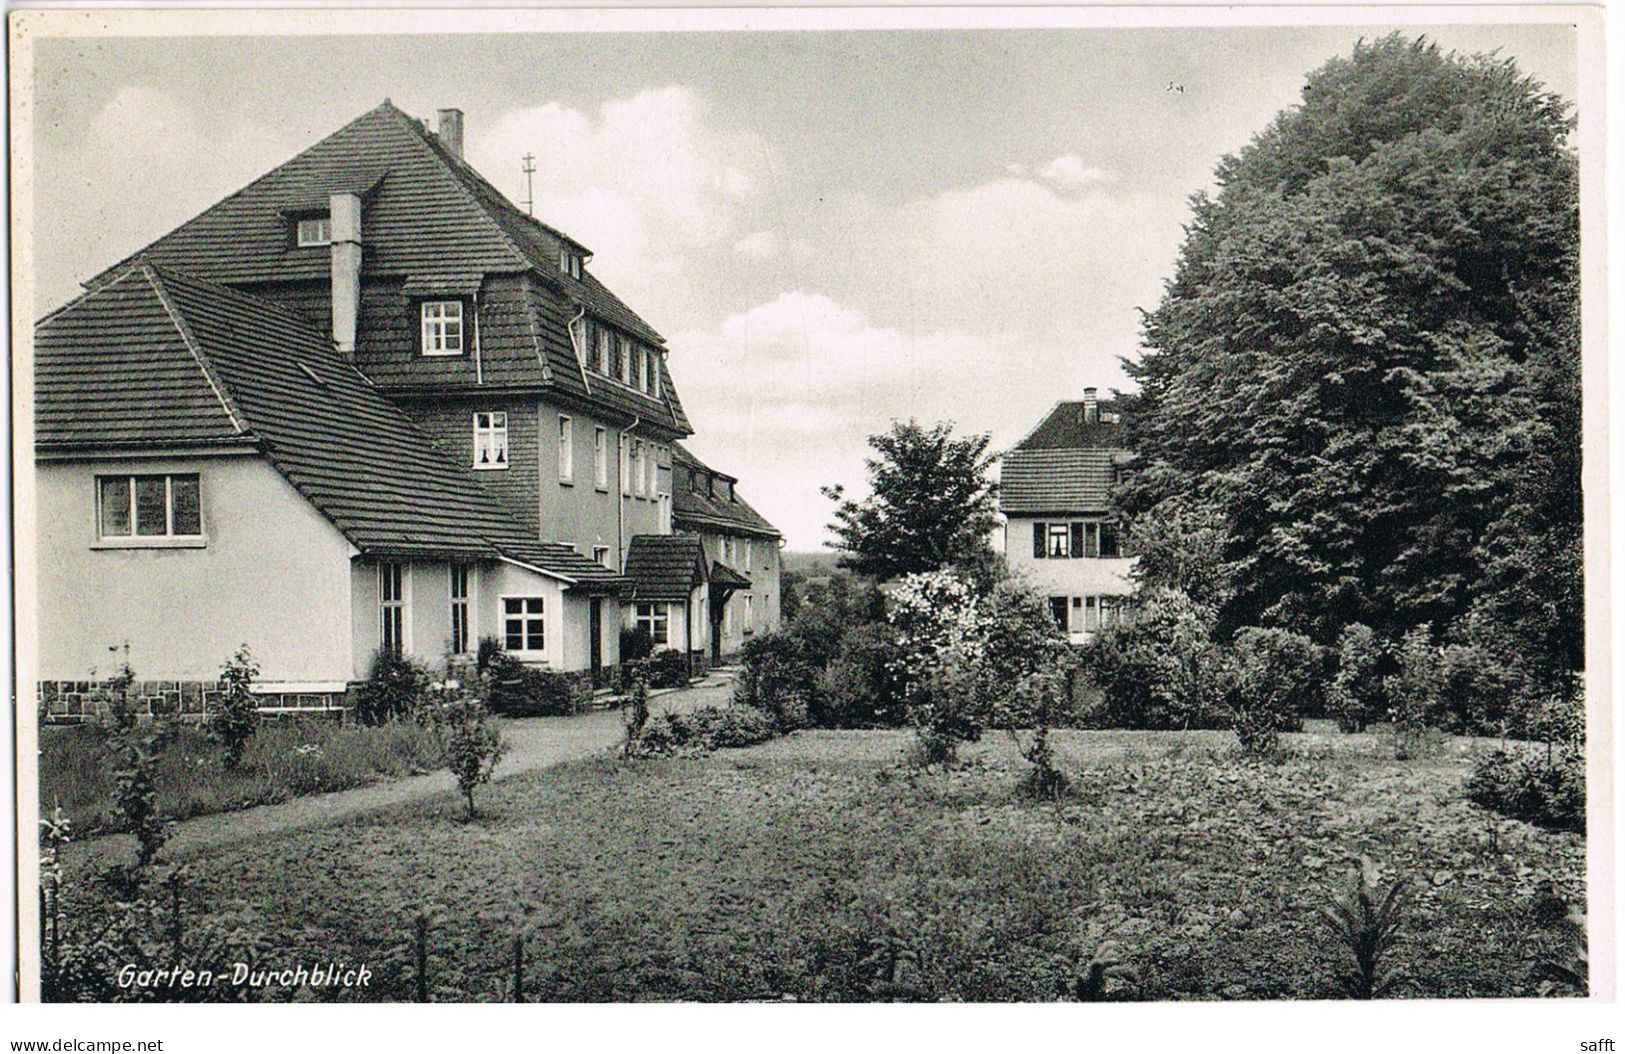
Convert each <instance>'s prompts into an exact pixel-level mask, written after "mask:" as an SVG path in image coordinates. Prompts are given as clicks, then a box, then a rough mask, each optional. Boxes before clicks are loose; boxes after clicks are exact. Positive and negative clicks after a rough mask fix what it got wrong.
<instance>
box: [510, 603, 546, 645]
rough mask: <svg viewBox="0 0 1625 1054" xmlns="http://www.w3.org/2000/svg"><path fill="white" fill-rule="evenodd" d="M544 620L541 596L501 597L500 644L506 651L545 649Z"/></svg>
mask: <svg viewBox="0 0 1625 1054" xmlns="http://www.w3.org/2000/svg"><path fill="white" fill-rule="evenodd" d="M546 622H547V619H546V618H545V610H544V604H543V598H542V597H503V598H502V646H503V647H504V648H505V649H507V650H508V651H519V652H531V653H533V654H535V653H540V652H544V651H546V650H547V628H546Z"/></svg>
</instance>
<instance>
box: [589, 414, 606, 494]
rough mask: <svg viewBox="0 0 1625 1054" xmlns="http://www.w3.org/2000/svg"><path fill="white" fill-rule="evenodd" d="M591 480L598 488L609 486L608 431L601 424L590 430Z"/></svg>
mask: <svg viewBox="0 0 1625 1054" xmlns="http://www.w3.org/2000/svg"><path fill="white" fill-rule="evenodd" d="M592 481H593V484H594V485H595V486H597V488H598V489H599V490H606V489H608V487H609V433H608V432H606V431H605V430H604V426H603V425H596V426H594V428H593V430H592Z"/></svg>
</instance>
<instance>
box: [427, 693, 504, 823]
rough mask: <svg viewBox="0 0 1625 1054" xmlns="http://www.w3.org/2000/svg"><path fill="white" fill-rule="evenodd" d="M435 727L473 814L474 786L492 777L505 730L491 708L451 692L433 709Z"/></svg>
mask: <svg viewBox="0 0 1625 1054" xmlns="http://www.w3.org/2000/svg"><path fill="white" fill-rule="evenodd" d="M433 713H434V727H435V731H436V732H437V733H438V734H439V737H440V749H441V752H442V756H443V757H444V759H445V763H446V767H447V768H449V769H450V770H451V774H452V775H453V776H454V777H456V779H457V789H458V790H460V791H462V792H463V798H464V800H465V801H466V802H467V804H468V816H469V819H473V817H474V789H475V788H476V787H478V786H479V785H480V784H482V783H489V782H490V781H491V773H492V771H493V770H494V769H495V768H496V764H497V762H498V761H499V760H500V759H501V758H502V734H501V733H500V732H498V731H497V727H496V723H495V722H493V721H492V720H491V711H490V709H489V708H488V707H487V706H486V705H485V703H484V702H483V701H482V700H480V699H479V698H477V697H476V696H473V695H452V696H451V697H449V698H446V699H445V700H444V701H442V702H441V703H440V704H439V705H438V706H436V707H435V709H434V711H433Z"/></svg>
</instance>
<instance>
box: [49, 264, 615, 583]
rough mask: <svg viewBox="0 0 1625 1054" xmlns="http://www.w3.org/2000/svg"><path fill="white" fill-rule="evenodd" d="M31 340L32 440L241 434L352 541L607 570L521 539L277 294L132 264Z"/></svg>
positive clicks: (158, 440)
mask: <svg viewBox="0 0 1625 1054" xmlns="http://www.w3.org/2000/svg"><path fill="white" fill-rule="evenodd" d="M36 345H37V347H38V348H39V349H40V350H39V352H38V354H37V356H36V362H35V376H36V392H37V397H36V405H37V410H36V415H37V421H38V433H37V443H38V446H39V449H40V450H41V451H42V452H49V451H51V450H62V451H71V450H75V449H80V450H89V449H93V448H109V447H113V448H118V447H122V448H133V449H143V450H160V449H165V448H167V447H172V446H174V445H176V441H178V442H182V443H185V442H194V443H195V442H196V441H199V440H211V439H212V440H229V439H235V440H252V441H254V442H255V443H257V444H258V446H259V448H260V449H261V450H262V451H263V453H264V455H265V456H266V457H267V458H268V459H269V460H270V461H271V463H272V464H273V465H274V466H275V467H276V468H277V470H278V471H279V472H281V473H282V475H283V476H285V477H286V478H287V479H288V481H289V482H290V483H291V484H293V486H294V487H295V488H297V489H298V491H299V492H300V493H301V494H302V495H303V496H304V497H305V498H306V500H308V501H309V502H310V503H311V504H312V505H314V506H315V507H316V508H317V509H318V510H319V511H320V512H321V513H322V514H323V515H325V516H326V517H327V518H328V519H329V520H330V521H331V522H332V523H333V525H334V526H335V527H337V528H338V529H339V531H340V532H342V533H343V534H344V536H345V537H346V538H347V539H349V541H350V542H351V544H353V545H354V546H355V547H356V548H357V549H359V550H361V551H362V552H364V553H368V554H371V555H380V556H391V555H393V556H402V557H410V556H427V555H434V556H444V557H465V558H485V559H492V558H497V557H507V558H509V559H513V560H516V561H518V562H521V563H525V564H527V565H529V566H532V567H537V568H539V569H541V570H545V571H548V572H551V573H554V574H558V575H562V576H564V577H567V578H570V579H572V580H574V581H579V582H581V583H582V584H583V585H584V586H586V587H588V588H599V587H602V588H613V587H615V586H617V585H618V584H619V582H618V576H616V575H614V574H613V572H610V571H609V570H608V569H607V568H604V567H602V566H600V565H599V564H596V563H594V562H593V561H591V560H588V559H587V558H586V557H583V556H581V555H579V554H577V553H575V552H574V551H573V550H571V549H569V548H568V547H566V546H563V545H549V544H547V543H538V542H536V541H533V540H531V539H530V538H529V537H528V536H527V535H526V533H525V531H524V529H523V527H522V526H520V525H519V524H517V523H516V522H514V521H513V520H512V519H510V518H509V516H508V515H507V513H506V512H504V511H503V510H502V508H501V507H500V506H499V505H498V504H497V502H496V501H495V499H493V498H492V497H491V496H490V495H488V494H487V493H485V491H484V490H483V489H482V488H481V487H480V485H479V484H478V483H477V482H476V481H475V480H474V479H473V478H472V476H471V474H470V473H469V471H467V470H465V469H464V468H462V467H461V466H459V465H458V464H456V463H455V462H453V461H452V460H451V459H450V458H449V457H448V456H447V455H446V454H445V453H443V452H442V451H441V450H440V449H439V448H438V447H436V446H435V445H434V444H433V442H432V441H431V440H430V439H429V437H428V436H427V435H426V434H425V433H423V432H422V431H421V430H420V429H419V428H418V427H417V425H415V424H414V423H413V422H412V421H411V419H409V418H408V417H407V416H406V415H405V414H403V413H402V412H401V411H400V410H399V409H397V408H396V407H395V406H394V405H393V404H392V403H390V402H389V400H387V399H385V398H384V397H383V396H382V395H381V394H380V393H379V392H378V390H377V389H376V388H375V387H374V385H373V384H372V382H370V381H369V380H367V378H366V377H364V376H363V375H362V374H361V373H360V372H359V371H358V370H357V369H356V368H355V367H354V366H352V365H351V364H350V363H348V362H346V361H345V360H344V359H343V358H342V357H341V356H340V355H339V354H338V353H337V352H336V351H335V350H334V349H333V347H332V344H331V343H330V342H329V340H328V339H327V337H326V336H325V335H323V334H321V333H319V332H317V331H315V330H313V329H312V328H310V327H309V326H307V325H306V324H305V323H304V322H302V321H301V320H300V319H298V318H297V317H295V316H294V315H293V314H291V313H290V312H288V311H287V310H286V309H284V308H283V307H281V306H280V305H277V304H273V303H269V302H266V301H264V300H261V299H259V298H257V297H252V296H249V295H247V294H244V293H240V292H237V291H235V290H231V289H228V288H225V287H223V286H219V285H215V284H213V283H209V282H204V281H201V280H199V279H196V278H193V277H190V276H187V275H183V274H180V273H178V272H176V271H173V270H170V269H167V268H161V267H157V266H154V265H152V264H147V263H143V264H140V265H137V266H135V267H132V268H130V269H128V270H127V271H126V272H125V273H124V274H123V275H120V276H118V277H116V278H113V279H112V280H110V281H108V282H106V283H105V284H103V285H101V286H99V287H98V288H97V289H95V290H93V291H92V292H90V293H88V294H86V295H85V296H83V297H80V298H79V299H78V300H76V301H74V302H73V303H72V304H70V305H68V306H67V307H66V308H63V309H62V310H61V311H59V312H57V313H56V314H54V315H51V316H48V317H47V318H46V319H45V320H43V321H42V322H41V323H40V325H39V327H38V330H37V334H36ZM188 363H189V365H188ZM154 420H158V421H162V422H164V423H166V424H172V426H173V427H174V428H175V432H174V434H173V435H169V434H166V433H165V432H164V431H163V430H162V429H159V428H155V427H154V426H153V423H152V422H153V421H154Z"/></svg>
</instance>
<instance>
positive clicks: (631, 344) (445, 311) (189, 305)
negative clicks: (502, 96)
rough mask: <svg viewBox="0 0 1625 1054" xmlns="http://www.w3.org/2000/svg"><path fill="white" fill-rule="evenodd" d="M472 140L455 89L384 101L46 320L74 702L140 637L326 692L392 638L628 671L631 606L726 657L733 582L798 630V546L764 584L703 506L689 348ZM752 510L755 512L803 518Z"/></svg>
mask: <svg viewBox="0 0 1625 1054" xmlns="http://www.w3.org/2000/svg"><path fill="white" fill-rule="evenodd" d="M462 141H463V115H462V113H461V112H460V111H457V110H442V111H440V114H439V123H438V130H437V131H430V130H429V129H428V128H427V127H425V125H424V124H422V123H421V122H419V121H418V120H416V119H414V118H412V117H410V116H408V115H407V114H405V113H403V112H401V111H400V110H399V109H397V108H396V107H395V106H393V105H392V104H391V103H390V102H389V101H387V100H386V101H385V102H384V103H383V104H382V105H381V106H379V107H377V108H376V109H374V110H372V111H370V112H368V113H366V114H364V115H362V116H361V117H359V118H357V119H356V120H355V121H353V122H351V123H350V124H348V125H346V126H345V127H344V128H342V129H340V130H339V131H337V132H335V133H334V134H333V135H331V136H329V137H328V138H326V139H324V140H322V141H321V142H319V143H317V144H316V145H315V146H313V147H311V148H310V149H308V150H306V151H305V152H303V153H301V154H299V155H298V156H297V157H295V158H293V159H292V160H290V161H288V162H287V163H285V164H283V165H282V166H280V167H278V168H277V169H275V170H273V171H272V172H270V173H268V174H266V175H265V176H263V177H261V178H260V179H258V180H255V181H254V182H253V183H251V184H249V185H248V186H247V187H245V188H243V189H242V190H240V191H238V192H237V193H235V194H233V195H231V196H230V197H228V198H226V199H225V200H224V201H222V202H220V203H219V204H217V205H215V206H213V207H212V208H210V209H208V210H207V211H205V212H203V213H202V214H201V215H199V216H197V217H196V218H194V219H192V220H191V221H189V222H187V223H185V224H183V225H182V226H181V227H179V228H177V229H176V230H174V231H172V232H171V233H169V234H168V235H165V236H164V237H162V238H160V239H159V240H158V241H156V242H154V243H153V244H151V245H149V246H148V247H147V248H145V249H143V250H142V251H140V252H139V253H137V254H135V255H133V256H132V257H130V258H129V259H126V260H124V261H122V262H120V263H118V264H116V265H114V266H113V267H110V268H108V269H107V270H106V271H104V272H102V273H101V274H99V275H97V276H96V277H94V278H92V279H91V280H90V281H88V282H86V283H85V285H86V290H87V291H86V292H85V293H84V294H83V295H81V296H80V297H79V298H77V299H76V300H74V301H72V302H71V303H69V304H67V305H66V306H64V307H62V308H60V309H58V310H57V311H55V312H53V313H52V314H50V315H48V316H46V317H45V318H44V319H42V320H41V321H40V322H39V324H38V325H37V327H36V330H35V358H34V371H35V406H36V411H35V429H36V432H35V444H36V445H35V453H36V469H37V471H36V480H37V488H36V498H37V501H36V512H37V528H38V540H39V545H38V568H39V570H38V583H37V585H38V598H39V603H38V622H37V625H38V635H39V641H38V644H39V647H38V675H39V680H40V682H41V689H40V690H41V697H42V701H43V702H45V703H46V705H47V708H48V710H49V711H50V712H52V713H54V714H56V715H58V716H62V717H72V716H74V715H75V713H76V711H78V710H80V709H82V707H83V706H84V705H85V702H84V699H83V696H84V693H85V691H86V689H87V687H88V686H87V684H86V683H85V682H86V681H87V680H89V679H93V677H94V674H93V671H97V670H100V671H102V672H104V673H105V672H106V671H107V670H108V668H109V667H110V665H112V664H114V663H116V662H118V661H119V659H118V657H117V655H115V654H114V652H117V651H121V650H123V649H124V647H125V646H126V645H127V646H128V656H129V661H130V663H131V664H132V666H133V667H134V668H135V669H136V671H137V673H138V675H139V676H140V677H141V678H142V679H143V682H144V687H143V694H148V695H153V696H157V695H171V696H172V697H173V699H172V701H174V700H178V701H180V702H181V703H182V704H183V707H184V708H186V709H196V708H198V707H200V706H201V705H202V701H203V699H204V697H205V694H206V693H207V692H208V691H210V690H212V688H213V682H214V680H215V677H216V675H217V673H218V670H219V667H220V664H221V662H223V661H224V659H225V658H226V657H227V656H228V655H230V654H231V653H232V652H233V651H234V650H235V649H236V648H237V647H238V645H239V644H241V643H244V642H246V643H247V644H248V645H249V647H250V648H251V649H252V651H253V653H254V655H255V656H256V658H257V659H258V661H259V663H260V666H261V685H260V690H261V691H262V692H263V693H265V694H266V695H267V696H268V697H269V698H268V699H267V702H268V703H275V704H285V705H289V706H296V705H298V706H304V705H333V704H335V703H336V702H337V700H338V698H339V697H341V696H342V695H343V693H344V692H345V690H346V688H347V685H348V684H350V683H351V682H353V681H355V680H357V679H359V678H361V677H363V676H365V674H366V671H367V668H368V666H369V664H370V661H371V657H372V655H373V654H374V653H375V652H377V651H378V650H379V649H386V650H390V651H395V652H400V653H404V654H408V655H413V656H417V657H420V658H423V659H425V660H427V661H430V662H438V661H440V660H441V659H443V658H444V657H446V656H449V655H454V654H462V653H467V652H470V651H471V650H472V649H473V648H474V647H476V646H477V643H478V641H479V639H480V638H481V637H484V636H495V637H496V638H498V639H499V640H500V641H502V643H503V645H504V647H505V648H506V649H507V650H509V651H510V652H512V653H513V654H515V655H517V656H519V657H520V658H522V659H524V660H525V661H527V662H531V663H535V664H539V665H545V666H547V667H549V668H552V669H556V670H561V671H568V672H578V673H579V674H580V675H581V676H582V677H583V678H587V677H591V678H592V679H593V680H594V681H595V683H602V682H603V681H604V679H605V678H606V675H607V672H608V671H609V670H610V669H612V668H613V667H614V666H615V665H616V664H617V663H618V662H619V639H620V630H621V628H622V627H623V626H631V625H634V624H637V623H639V622H641V623H643V624H644V625H646V626H648V627H649V628H650V629H651V632H652V633H653V635H655V637H656V639H657V640H663V641H664V646H666V647H680V648H686V649H687V650H689V651H690V652H691V653H692V654H693V655H694V656H695V657H696V658H697V659H698V660H700V661H704V659H705V658H707V657H711V658H720V657H722V656H723V655H724V654H726V653H727V652H728V651H730V650H732V648H733V647H736V646H737V633H736V634H734V635H733V636H730V635H729V633H728V630H729V629H730V628H731V627H732V625H733V624H732V622H730V621H729V616H728V615H726V614H723V615H722V616H721V618H720V619H718V618H715V617H714V616H713V608H714V607H715V606H716V605H717V604H718V602H719V601H721V610H722V611H723V612H726V611H729V610H731V609H730V608H729V604H728V601H727V598H728V597H730V596H734V595H749V596H752V597H761V598H762V599H761V600H760V601H759V602H757V603H752V604H749V605H747V606H749V607H752V608H755V607H757V606H759V608H760V611H759V614H758V613H756V612H755V611H753V612H752V614H751V618H753V619H755V620H756V621H754V622H753V623H752V628H755V629H762V630H765V629H770V628H772V627H773V626H775V625H776V619H777V610H778V599H777V588H778V584H777V583H778V577H777V551H776V548H775V546H773V545H770V544H769V545H762V546H759V547H758V548H760V549H762V550H763V552H764V554H765V553H767V552H769V551H770V552H771V558H770V561H769V562H770V567H769V566H763V567H762V568H761V569H760V570H758V572H757V574H756V576H754V577H753V576H752V575H751V574H750V571H751V568H748V567H742V566H739V565H738V562H737V561H733V560H730V559H726V558H720V557H718V556H716V555H714V554H713V555H709V556H708V555H706V552H705V543H706V540H707V538H708V537H709V536H708V535H707V534H705V533H703V529H702V531H701V533H690V531H691V527H690V524H689V523H688V521H684V520H683V519H682V518H681V517H680V516H678V515H676V511H675V507H674V506H675V504H677V503H675V502H674V493H675V490H676V487H677V484H678V482H679V477H681V482H682V484H683V486H684V487H687V486H689V484H688V482H687V481H688V479H689V476H688V474H687V473H688V468H687V466H688V464H689V463H690V462H692V459H691V458H689V457H688V455H686V454H682V453H679V448H678V446H677V442H678V440H680V439H682V438H684V437H686V436H689V435H691V434H692V433H693V428H692V426H691V424H690V422H689V419H688V417H687V415H686V414H685V413H684V410H683V405H682V402H681V400H680V399H679V397H678V394H677V390H676V386H675V384H674V383H673V379H672V375H671V369H670V363H669V362H668V356H667V352H666V349H665V347H664V341H663V339H662V338H661V336H660V335H659V333H657V332H656V331H655V330H654V329H653V328H652V327H650V326H649V325H648V323H646V322H645V321H644V320H643V319H641V318H640V317H639V316H638V315H637V314H636V313H634V312H633V311H632V310H631V309H630V308H629V307H627V306H626V304H624V303H623V302H622V301H621V300H620V299H618V298H617V297H616V296H615V295H614V294H613V293H611V292H610V291H609V290H608V289H607V288H606V287H605V286H604V285H603V284H602V283H600V282H599V281H598V280H597V279H596V278H595V277H594V276H593V274H592V272H591V271H590V270H589V268H588V264H589V262H590V260H591V253H590V251H589V250H588V249H587V248H586V247H585V246H583V245H582V244H581V243H579V242H577V241H575V240H574V239H572V238H570V237H569V236H568V235H565V234H564V233H562V232H560V231H558V230H556V229H554V228H552V227H549V226H547V225H545V224H543V223H541V222H539V221H537V220H535V219H534V218H532V217H531V216H529V215H527V214H526V213H524V212H522V211H521V210H519V209H518V208H516V207H515V206H513V205H512V204H511V203H510V202H509V201H508V200H507V199H506V198H504V197H503V196H502V194H500V193H499V192H498V191H497V190H496V189H495V188H494V187H492V186H491V185H490V184H489V183H488V182H487V181H486V180H485V179H483V178H482V177H481V176H480V175H479V174H478V173H477V172H475V171H474V169H473V168H472V167H470V166H469V165H468V164H467V163H466V162H465V161H464V160H463V157H462ZM678 462H681V463H682V464H681V466H679V465H678V464H677V463H678ZM694 464H697V462H694ZM719 478H722V479H726V480H728V485H729V487H730V488H731V486H732V482H733V481H732V479H731V478H730V477H725V476H724V477H719ZM685 504H686V502H685ZM736 504H737V505H738V507H739V508H740V510H741V511H740V512H739V513H738V514H737V516H736V517H735V519H736V520H737V521H739V522H738V523H737V524H734V525H733V527H730V530H731V532H732V533H734V534H748V535H750V536H751V537H753V538H760V539H764V540H767V539H771V540H773V541H776V538H777V532H775V531H774V530H773V528H772V527H771V525H769V524H767V523H766V521H765V520H762V519H761V518H760V517H759V516H757V515H756V514H755V513H754V511H751V510H749V506H746V505H743V503H742V502H736ZM721 526H724V527H728V526H729V524H727V523H724V524H722V525H721ZM735 528H737V529H735ZM680 529H681V530H682V531H683V532H684V533H682V534H678V533H677V532H678V531H679V530H680ZM723 533H725V534H726V533H729V531H724V532H723ZM673 547H677V548H683V547H687V548H689V549H690V550H692V552H691V553H690V555H691V556H693V557H694V559H693V560H691V561H689V563H688V565H687V567H688V570H687V572H685V573H686V575H687V578H686V581H687V584H688V589H687V590H685V591H681V595H678V594H679V591H678V590H677V589H676V588H675V579H674V578H673V575H674V574H675V572H673V571H671V565H672V564H673V561H672V560H671V559H669V557H670V555H671V554H670V553H668V552H665V550H670V549H672V548H673ZM651 555H658V556H660V557H661V559H658V560H654V561H652V562H651V560H650V559H649V557H650V556H651ZM755 555H756V554H755V553H752V554H751V556H752V557H754V556H755ZM764 559H765V557H764ZM654 564H660V565H661V567H662V568H663V569H662V570H661V571H660V572H659V573H654V572H653V571H652V570H651V568H652V567H653V566H654ZM680 607H681V608H683V609H684V612H683V614H682V615H681V616H680V618H679V619H678V626H677V628H676V630H674V629H673V619H674V616H675V615H676V614H677V612H676V609H678V608H680ZM662 626H663V627H664V632H663V633H659V632H654V631H655V630H656V629H657V628H660V627H662ZM714 627H719V628H720V629H721V630H722V633H721V634H720V636H719V635H718V634H717V633H715V632H714Z"/></svg>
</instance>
